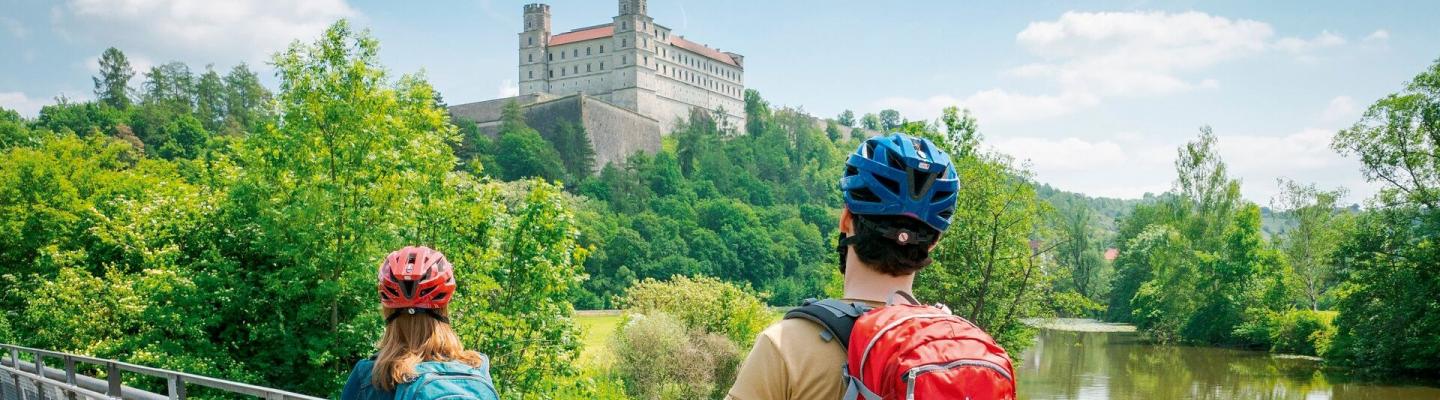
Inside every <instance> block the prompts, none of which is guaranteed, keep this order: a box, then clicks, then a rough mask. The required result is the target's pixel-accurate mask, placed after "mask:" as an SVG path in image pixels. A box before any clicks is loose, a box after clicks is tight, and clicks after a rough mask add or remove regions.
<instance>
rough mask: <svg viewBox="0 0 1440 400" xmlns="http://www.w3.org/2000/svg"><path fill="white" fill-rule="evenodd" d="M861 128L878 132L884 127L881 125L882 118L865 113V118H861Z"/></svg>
mask: <svg viewBox="0 0 1440 400" xmlns="http://www.w3.org/2000/svg"><path fill="white" fill-rule="evenodd" d="M860 126H861V127H864V128H865V129H869V130H872V131H878V130H880V129H881V128H883V127H884V125H882V124H881V123H880V116H878V115H875V114H874V113H865V116H863V117H860Z"/></svg>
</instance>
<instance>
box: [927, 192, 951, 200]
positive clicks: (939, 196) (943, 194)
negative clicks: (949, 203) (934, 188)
mask: <svg viewBox="0 0 1440 400" xmlns="http://www.w3.org/2000/svg"><path fill="white" fill-rule="evenodd" d="M952 194H955V192H949V191H940V192H935V195H934V196H931V197H930V202H931V203H934V202H937V201H941V200H945V198H946V197H950V195H952Z"/></svg>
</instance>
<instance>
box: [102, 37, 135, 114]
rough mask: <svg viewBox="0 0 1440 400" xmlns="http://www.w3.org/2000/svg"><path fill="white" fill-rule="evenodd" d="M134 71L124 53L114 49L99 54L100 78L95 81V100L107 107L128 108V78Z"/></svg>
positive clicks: (133, 74) (132, 75)
mask: <svg viewBox="0 0 1440 400" xmlns="http://www.w3.org/2000/svg"><path fill="white" fill-rule="evenodd" d="M134 76H135V70H134V69H131V68H130V60H129V59H128V58H126V57H125V53H123V52H121V51H120V50H119V49H116V48H114V47H111V48H107V49H105V52H104V53H101V54H100V76H97V77H95V78H93V79H94V81H95V98H96V99H98V100H99V101H100V103H102V104H105V105H107V106H110V107H113V108H118V109H122V110H123V109H125V108H128V107H130V78H132V77H134Z"/></svg>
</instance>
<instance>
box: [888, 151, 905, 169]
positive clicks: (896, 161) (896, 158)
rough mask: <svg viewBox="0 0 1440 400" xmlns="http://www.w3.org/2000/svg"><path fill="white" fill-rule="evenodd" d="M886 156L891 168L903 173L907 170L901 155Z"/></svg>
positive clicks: (891, 154)
mask: <svg viewBox="0 0 1440 400" xmlns="http://www.w3.org/2000/svg"><path fill="white" fill-rule="evenodd" d="M885 156H886V157H885V162H887V163H889V164H890V168H894V169H898V170H901V171H904V170H905V164H904V163H901V162H900V155H899V154H895V153H890V154H886V155H885Z"/></svg>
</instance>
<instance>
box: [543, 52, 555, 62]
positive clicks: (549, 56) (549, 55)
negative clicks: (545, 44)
mask: <svg viewBox="0 0 1440 400" xmlns="http://www.w3.org/2000/svg"><path fill="white" fill-rule="evenodd" d="M545 58H546V59H547V60H549V61H555V53H545Z"/></svg>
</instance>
